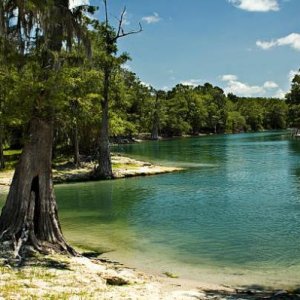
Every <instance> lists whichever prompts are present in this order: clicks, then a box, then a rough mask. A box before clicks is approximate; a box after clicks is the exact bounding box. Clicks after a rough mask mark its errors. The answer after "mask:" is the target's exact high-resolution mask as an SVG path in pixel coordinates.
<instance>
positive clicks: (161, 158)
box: [56, 132, 300, 287]
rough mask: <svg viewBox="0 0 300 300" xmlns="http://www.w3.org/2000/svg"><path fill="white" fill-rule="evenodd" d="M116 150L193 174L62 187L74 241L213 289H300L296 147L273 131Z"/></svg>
mask: <svg viewBox="0 0 300 300" xmlns="http://www.w3.org/2000/svg"><path fill="white" fill-rule="evenodd" d="M114 150H115V151H120V152H123V153H126V154H127V155H130V156H132V157H136V158H139V159H144V160H150V161H153V162H159V163H162V164H168V165H174V166H184V167H186V168H187V169H186V170H185V171H183V172H179V173H172V174H165V175H159V176H151V177H139V178H131V179H124V180H123V179H122V180H116V181H110V182H92V183H81V184H69V185H61V186H56V194H57V199H58V203H59V213H60V218H61V221H62V226H63V230H64V233H65V235H66V237H67V239H68V240H69V241H71V243H73V244H76V245H88V246H89V247H91V248H92V249H98V250H102V251H112V252H110V253H109V256H110V257H113V258H116V259H118V260H121V261H123V262H127V263H129V264H131V265H132V266H136V267H139V268H141V269H144V270H155V271H157V272H164V271H169V272H173V273H175V274H177V275H179V276H180V277H184V278H192V279H199V280H202V281H206V282H215V283H225V284H238V285H244V284H247V285H250V284H261V285H265V286H273V287H275V286H277V287H278V286H291V285H293V286H295V285H297V284H300V281H299V278H300V247H299V245H300V243H299V240H300V194H299V193H300V141H299V140H298V141H296V140H291V139H290V137H289V135H288V133H287V132H266V133H256V134H240V135H224V136H208V137H199V138H186V139H176V140H170V141H159V142H145V143H141V144H135V145H126V146H123V145H122V146H120V147H117V149H114Z"/></svg>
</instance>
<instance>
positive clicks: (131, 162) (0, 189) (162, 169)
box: [0, 155, 183, 194]
mask: <svg viewBox="0 0 300 300" xmlns="http://www.w3.org/2000/svg"><path fill="white" fill-rule="evenodd" d="M112 164H113V173H114V177H115V179H118V178H125V177H134V176H148V175H156V174H163V173H171V172H177V171H181V170H183V168H177V167H167V166H160V165H153V164H151V163H149V162H145V161H139V160H135V159H132V158H128V157H124V156H120V155H113V156H112ZM94 168H95V164H94V163H82V166H81V167H80V168H75V167H74V165H73V164H72V163H62V164H57V165H56V166H55V167H54V169H53V181H54V183H55V184H59V183H66V182H80V181H88V180H90V174H91V172H92V171H93V170H94ZM13 173H14V171H13V170H8V171H3V172H0V194H1V193H2V194H4V193H7V191H8V189H9V186H10V184H11V181H12V177H13Z"/></svg>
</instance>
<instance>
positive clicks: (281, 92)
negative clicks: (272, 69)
mask: <svg viewBox="0 0 300 300" xmlns="http://www.w3.org/2000/svg"><path fill="white" fill-rule="evenodd" d="M286 93H287V92H285V91H284V90H282V89H278V90H277V91H276V93H275V94H274V95H273V98H279V99H284V97H285V94H286Z"/></svg>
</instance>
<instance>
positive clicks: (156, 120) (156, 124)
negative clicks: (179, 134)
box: [151, 93, 159, 140]
mask: <svg viewBox="0 0 300 300" xmlns="http://www.w3.org/2000/svg"><path fill="white" fill-rule="evenodd" d="M158 106H159V98H158V93H157V94H156V99H155V106H154V113H153V118H152V131H151V140H158V127H159V115H158V109H159V107H158Z"/></svg>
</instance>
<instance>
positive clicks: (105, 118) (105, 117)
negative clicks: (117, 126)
mask: <svg viewBox="0 0 300 300" xmlns="http://www.w3.org/2000/svg"><path fill="white" fill-rule="evenodd" d="M109 81H110V67H109V66H108V67H106V69H105V70H104V89H103V100H102V102H101V107H102V121H101V130H100V139H99V157H98V163H99V165H98V168H97V170H96V177H97V178H99V179H111V178H113V172H112V165H111V155H110V146H109V85H110V82H109Z"/></svg>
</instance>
